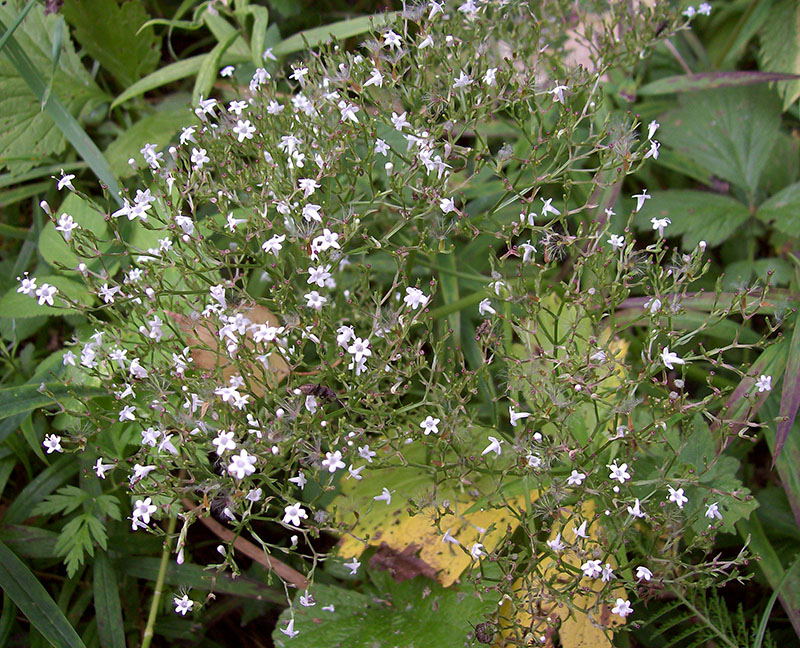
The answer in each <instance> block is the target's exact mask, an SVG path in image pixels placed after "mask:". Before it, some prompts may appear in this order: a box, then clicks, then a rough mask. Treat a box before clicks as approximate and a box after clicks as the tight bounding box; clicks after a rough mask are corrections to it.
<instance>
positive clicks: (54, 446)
mask: <svg viewBox="0 0 800 648" xmlns="http://www.w3.org/2000/svg"><path fill="white" fill-rule="evenodd" d="M42 445H43V446H44V447H45V448H47V454H53V453H54V452H64V450H63V448H62V447H61V437H60V436H58V435H57V434H48V435H47V436H45V438H44V441H42Z"/></svg>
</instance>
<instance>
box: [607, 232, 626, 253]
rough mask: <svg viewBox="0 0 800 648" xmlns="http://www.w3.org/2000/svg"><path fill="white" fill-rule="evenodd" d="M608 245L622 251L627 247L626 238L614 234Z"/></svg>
mask: <svg viewBox="0 0 800 648" xmlns="http://www.w3.org/2000/svg"><path fill="white" fill-rule="evenodd" d="M608 243H609V244H610V245H611V247H612V248H614V250H615V251H616V250H621V249H622V248H624V247H625V237H624V236H620V235H618V234H612V235H611V237H610V238H609V239H608Z"/></svg>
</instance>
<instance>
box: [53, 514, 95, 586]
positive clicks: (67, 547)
mask: <svg viewBox="0 0 800 648" xmlns="http://www.w3.org/2000/svg"><path fill="white" fill-rule="evenodd" d="M89 520H96V518H94V517H92V516H91V515H88V514H84V515H79V516H77V517H75V518H72V519H71V520H70V521H69V522H67V523H66V524H65V525H64V528H63V529H61V533H59V534H58V540H57V541H56V554H57V555H59V556H63V557H64V565H65V566H66V568H67V576H69V577H70V578H72V577H73V576H74V575H75V574H77V573H78V569H80V567H81V566H82V565H83V562H84V560H85V559H86V554H87V553H88V554H89V555H90V556H94V544H93V543H92V536H91V533H90V527H89Z"/></svg>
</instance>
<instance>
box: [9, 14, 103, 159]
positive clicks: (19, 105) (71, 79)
mask: <svg viewBox="0 0 800 648" xmlns="http://www.w3.org/2000/svg"><path fill="white" fill-rule="evenodd" d="M20 6H21V3H20V2H14V1H12V2H4V3H0V31H5V27H6V26H7V25H10V24H11V23H12V21H13V20H14V19H15V18H16V16H17V12H18V10H19V8H20ZM57 21H58V17H57V16H55V15H50V16H45V15H44V9H43V7H42V6H41V5H39V4H37V5H36V6H35V7H34V8H33V9H32V10H31V11H30V13H29V14H28V16H27V17H26V18H25V20H24V21H23V22H22V24H21V25H20V26H19V27H18V28H17V30H16V31H15V32H14V35H13V36H12V37H11V38H9V40H8V42H6V45H5V47H4V49H3V53H2V55H0V87H2V88H3V91H2V93H0V168H2V167H4V166H7V167H8V168H9V170H10V171H11V172H12V173H15V174H19V173H23V172H25V171H27V170H28V169H30V168H32V167H33V166H35V165H37V164H38V163H39V161H40V160H41V159H42V158H45V157H48V156H50V155H58V154H60V153H62V152H63V151H64V150H65V148H66V145H67V138H68V135H67V134H66V133H64V132H63V131H62V129H61V128H60V127H59V125H58V124H57V123H56V122H55V121H54V119H53V114H52V113H51V112H50V109H48V110H47V111H45V112H43V111H42V106H41V100H42V98H43V93H44V91H45V90H46V82H45V81H44V80H45V79H49V78H50V76H51V70H52V51H51V50H52V41H53V31H54V29H55V25H56V22H57ZM19 52H22V54H23V56H24V57H25V58H26V59H27V61H28V62H29V64H30V69H29V70H28V72H29V74H28V76H27V78H26V77H23V76H22V75H21V70H20V69H19V67H18V65H16V60H17V57H18V54H19ZM12 57H13V58H12ZM58 65H59V67H58V73H57V74H56V76H55V79H54V83H53V87H52V94H51V97H50V100H49V101H48V106H50V105H51V104H52V105H55V103H54V99H55V97H58V99H59V100H60V102H61V103H62V104H63V107H64V109H65V110H66V112H67V114H68V115H71V116H81V115H86V114H88V113H89V112H91V111H93V110H95V109H96V108H97V107H98V105H99V104H100V103H101V102H103V101H105V100H106V96H105V94H104V93H103V91H102V90H100V88H99V87H98V86H97V85H96V84H95V83H94V81H93V80H92V78H91V76H90V75H89V74H88V72H87V71H86V69H85V68H84V67H83V64H82V63H81V61H80V59H79V58H78V56H77V55H76V53H75V49H74V47H73V45H72V42H71V41H70V39H69V37H66V38H64V41H63V44H62V50H61V56H60V58H59V63H58ZM34 77H35V78H34ZM32 81H33V82H38V83H39V84H40V94H39V95H38V96H37V95H36V94H34V92H32V90H31V87H30V85H29V84H30V83H31V82H32Z"/></svg>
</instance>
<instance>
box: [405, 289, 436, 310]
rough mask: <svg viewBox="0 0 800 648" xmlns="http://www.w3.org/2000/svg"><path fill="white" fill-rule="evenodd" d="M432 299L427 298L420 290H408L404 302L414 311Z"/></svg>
mask: <svg viewBox="0 0 800 648" xmlns="http://www.w3.org/2000/svg"><path fill="white" fill-rule="evenodd" d="M428 299H430V297H428V296H426V295H425V293H423V292H422V291H421V290H420V289H419V288H411V287H409V288H406V296H405V297H403V302H404V303H405V305H406V306H410V307H411V308H412V309H413V310H417V309H418V308H419V307H420V306H424V305H425V304H427V303H428Z"/></svg>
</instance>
